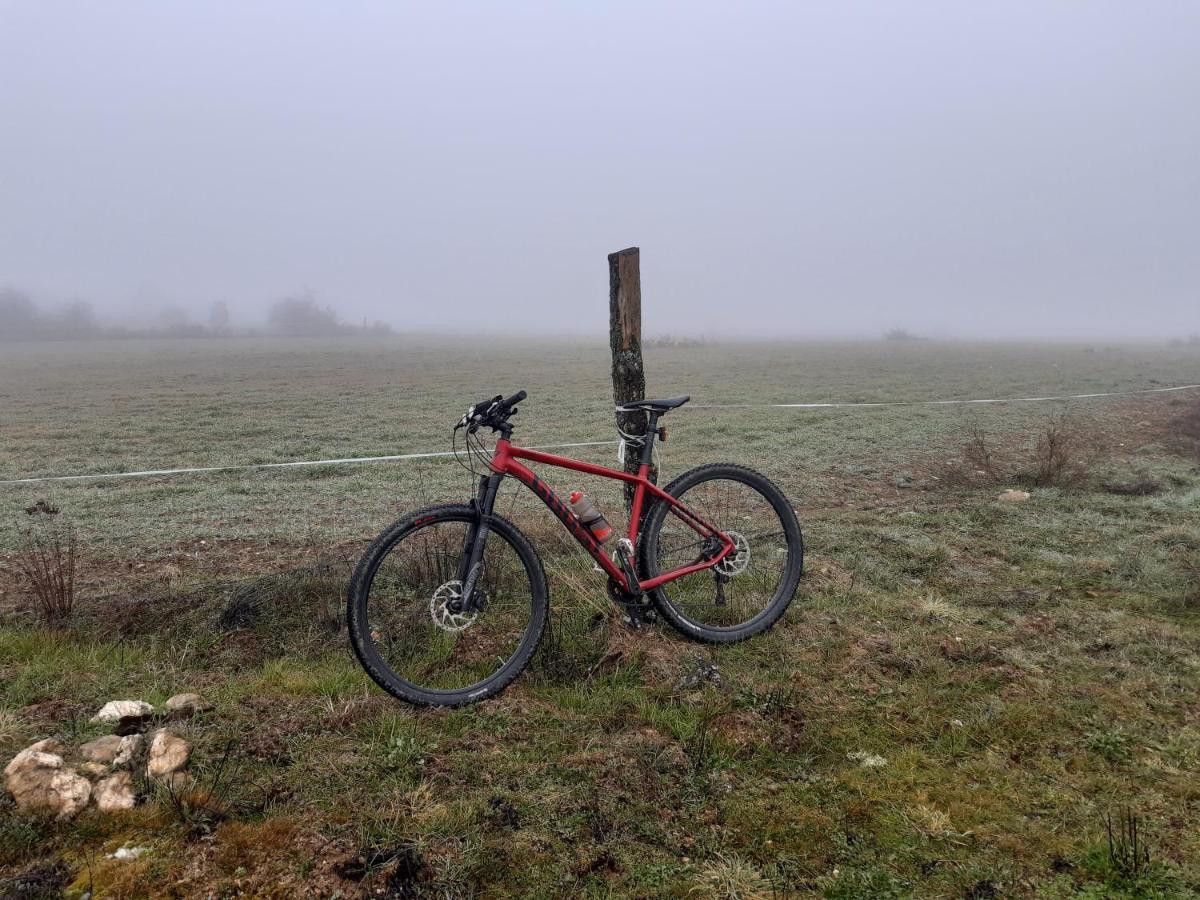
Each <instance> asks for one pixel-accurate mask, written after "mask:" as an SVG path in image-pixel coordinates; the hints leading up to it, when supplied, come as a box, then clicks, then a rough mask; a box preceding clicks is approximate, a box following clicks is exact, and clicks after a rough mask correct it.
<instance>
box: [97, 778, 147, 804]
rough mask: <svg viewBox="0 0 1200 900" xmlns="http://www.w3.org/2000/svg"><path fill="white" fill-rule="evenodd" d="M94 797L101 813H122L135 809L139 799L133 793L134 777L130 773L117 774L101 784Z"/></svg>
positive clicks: (98, 785)
mask: <svg viewBox="0 0 1200 900" xmlns="http://www.w3.org/2000/svg"><path fill="white" fill-rule="evenodd" d="M92 795H93V796H94V797H95V799H96V807H97V809H99V810H100V811H101V812H120V811H122V810H126V809H133V807H134V804H135V803H136V802H137V798H136V797H135V796H134V793H133V776H131V775H130V774H129V773H128V772H117V773H116V774H115V775H110V776H109V777H108V778H105V779H104V780H103V781H101V782H99V783H98V784H97V785H96V787H95V790H94V791H93V792H92Z"/></svg>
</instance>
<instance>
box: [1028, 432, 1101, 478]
mask: <svg viewBox="0 0 1200 900" xmlns="http://www.w3.org/2000/svg"><path fill="white" fill-rule="evenodd" d="M1081 437H1082V436H1081V434H1080V432H1079V429H1078V428H1077V427H1075V425H1074V424H1073V423H1072V422H1070V421H1069V420H1068V419H1067V417H1066V416H1065V415H1064V416H1060V417H1058V418H1057V419H1053V420H1052V421H1050V422H1049V423H1047V425H1046V427H1045V429H1044V430H1043V431H1042V433H1041V434H1039V435H1038V439H1037V445H1036V446H1035V448H1034V456H1033V466H1032V468H1030V469H1029V470H1027V471H1026V472H1025V473H1022V474H1023V478H1022V480H1024V481H1026V482H1027V483H1030V484H1032V485H1033V486H1034V487H1048V486H1050V485H1063V486H1068V485H1074V484H1078V483H1079V482H1081V481H1083V480H1084V479H1085V478H1087V466H1086V465H1085V464H1084V462H1083V459H1082V451H1083V446H1082V443H1083V442H1082V440H1081Z"/></svg>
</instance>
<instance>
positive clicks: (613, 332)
mask: <svg viewBox="0 0 1200 900" xmlns="http://www.w3.org/2000/svg"><path fill="white" fill-rule="evenodd" d="M608 343H609V346H610V347H611V349H612V382H613V400H614V401H615V402H616V405H617V406H621V405H623V404H625V403H629V402H631V401H633V400H642V399H644V398H645V396H646V373H645V370H644V369H643V368H642V271H641V261H640V252H639V250H638V248H637V247H629V248H628V249H625V250H618V251H617V252H616V253H610V254H609V255H608ZM617 427H618V428H620V429H621V430H622V431H624V432H625V433H626V434H633V435H644V434H645V433H646V416H645V414H644V413H617ZM638 458H639V454H638V453H636V452H634V450H633V449H632V448H630V449H629V452H627V453H626V454H625V471H626V472H630V473H634V474H636V473H637V470H638ZM651 477H653V475H652V476H651ZM632 505H633V487H632V485H629V484H626V485H625V507H626V509H628V508H629V507H631V506H632Z"/></svg>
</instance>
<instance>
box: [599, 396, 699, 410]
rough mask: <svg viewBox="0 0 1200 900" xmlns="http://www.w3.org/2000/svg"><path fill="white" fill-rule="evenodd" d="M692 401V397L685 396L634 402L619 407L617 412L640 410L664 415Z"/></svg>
mask: <svg viewBox="0 0 1200 900" xmlns="http://www.w3.org/2000/svg"><path fill="white" fill-rule="evenodd" d="M691 399H692V398H691V396H689V395H688V394H684V395H683V396H682V397H668V398H667V399H666V400H633V401H631V402H629V403H626V404H625V405H624V406H618V407H617V412H638V411H639V410H645V411H647V412H658V413H664V412H666V411H667V410H668V409H675V408H676V407H679V406H683V404H685V403H687V402H688V401H689V400H691Z"/></svg>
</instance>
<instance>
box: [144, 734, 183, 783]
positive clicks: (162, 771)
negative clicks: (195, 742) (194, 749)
mask: <svg viewBox="0 0 1200 900" xmlns="http://www.w3.org/2000/svg"><path fill="white" fill-rule="evenodd" d="M189 752H190V748H189V747H188V743H187V741H185V740H184V739H183V738H181V737H179V735H177V734H171V732H169V731H167V730H166V729H165V728H160V729H159V730H158V731H156V732H154V740H152V741H151V742H150V761H149V763H148V764H147V765H146V774H147V775H149V776H150V777H151V778H153V779H155V780H156V781H157V780H161V779H162V778H163V777H164V776H166V775H170V774H171V773H172V772H177V771H179V770H180V769H182V768H183V767H184V766H186V765H187V761H188V753H189Z"/></svg>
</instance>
